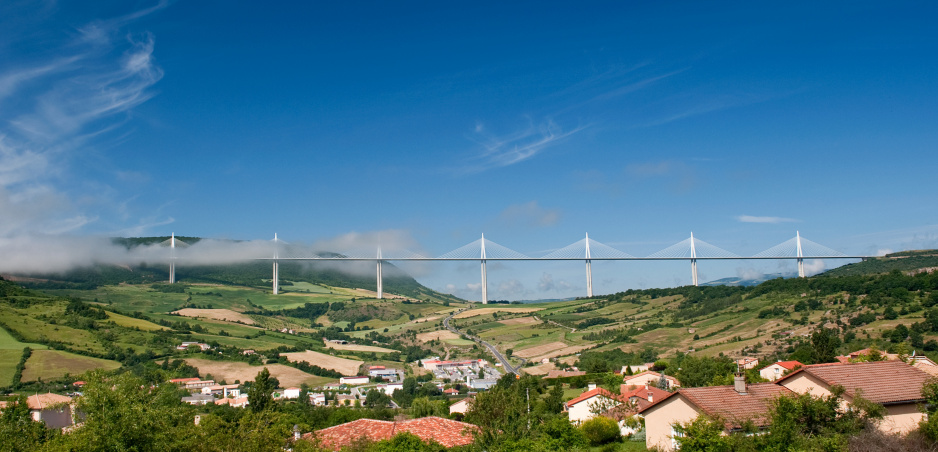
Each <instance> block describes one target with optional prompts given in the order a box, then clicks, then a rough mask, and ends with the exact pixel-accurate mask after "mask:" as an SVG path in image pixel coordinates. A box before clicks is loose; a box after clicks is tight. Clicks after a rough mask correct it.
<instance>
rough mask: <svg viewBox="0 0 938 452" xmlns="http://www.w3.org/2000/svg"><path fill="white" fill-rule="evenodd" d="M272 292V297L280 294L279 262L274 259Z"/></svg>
mask: <svg viewBox="0 0 938 452" xmlns="http://www.w3.org/2000/svg"><path fill="white" fill-rule="evenodd" d="M273 280H274V282H273V292H274V295H277V294H278V293H280V262H278V261H277V260H276V259H274V278H273Z"/></svg>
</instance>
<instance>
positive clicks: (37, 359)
mask: <svg viewBox="0 0 938 452" xmlns="http://www.w3.org/2000/svg"><path fill="white" fill-rule="evenodd" d="M17 361H19V360H17ZM120 366H121V365H120V363H119V362H117V361H111V360H108V359H100V358H92V357H89V356H82V355H76V354H74V353H68V352H63V351H61V350H33V354H32V355H31V356H30V357H29V359H28V360H27V361H26V369H24V370H23V381H34V380H38V379H39V378H44V379H49V378H59V377H64V376H65V374H69V375H79V374H82V373H85V372H87V371H89V370H94V369H104V370H114V369H117V368H118V367H120Z"/></svg>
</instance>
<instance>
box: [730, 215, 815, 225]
mask: <svg viewBox="0 0 938 452" xmlns="http://www.w3.org/2000/svg"><path fill="white" fill-rule="evenodd" d="M736 220H737V221H740V222H742V223H771V224H776V223H797V222H799V221H800V220H796V219H794V218H784V217H756V216H752V215H740V216H738V217H736Z"/></svg>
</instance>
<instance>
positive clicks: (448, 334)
mask: <svg viewBox="0 0 938 452" xmlns="http://www.w3.org/2000/svg"><path fill="white" fill-rule="evenodd" d="M436 339H440V340H444V341H445V340H447V339H459V335H458V334H456V333H454V332H452V331H450V330H437V331H431V332H429V333H420V334H418V335H417V340H418V341H419V342H421V343H424V342H430V341H432V340H436Z"/></svg>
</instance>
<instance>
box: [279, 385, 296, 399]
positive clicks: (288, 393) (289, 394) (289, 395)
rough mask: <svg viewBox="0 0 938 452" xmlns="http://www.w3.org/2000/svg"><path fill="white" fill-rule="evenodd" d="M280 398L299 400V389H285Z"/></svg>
mask: <svg viewBox="0 0 938 452" xmlns="http://www.w3.org/2000/svg"><path fill="white" fill-rule="evenodd" d="M280 397H281V398H284V399H291V400H292V399H298V398H300V388H287V389H284V390H283V392H282V393H281V394H280Z"/></svg>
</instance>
